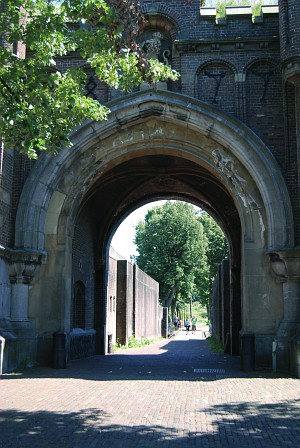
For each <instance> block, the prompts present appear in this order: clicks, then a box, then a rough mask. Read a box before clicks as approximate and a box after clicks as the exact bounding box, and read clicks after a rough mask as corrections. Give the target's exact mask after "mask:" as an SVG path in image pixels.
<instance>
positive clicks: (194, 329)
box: [192, 316, 197, 334]
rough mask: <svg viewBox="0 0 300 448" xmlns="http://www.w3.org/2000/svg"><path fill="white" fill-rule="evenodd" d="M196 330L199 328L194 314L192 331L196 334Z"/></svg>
mask: <svg viewBox="0 0 300 448" xmlns="http://www.w3.org/2000/svg"><path fill="white" fill-rule="evenodd" d="M196 330H197V317H196V316H193V317H192V333H193V334H196Z"/></svg>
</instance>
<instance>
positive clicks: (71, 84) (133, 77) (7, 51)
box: [0, 0, 178, 158]
mask: <svg viewBox="0 0 300 448" xmlns="http://www.w3.org/2000/svg"><path fill="white" fill-rule="evenodd" d="M5 4H6V10H5V11H4V10H2V11H0V34H1V35H2V36H3V38H4V40H5V43H6V44H7V45H4V46H1V47H0V134H1V136H2V138H3V139H4V141H5V143H6V144H7V145H10V146H12V147H15V148H17V149H18V150H20V151H21V152H23V153H25V154H27V155H28V156H29V157H31V158H36V157H37V154H38V152H39V151H43V150H47V151H48V152H50V153H52V154H56V153H57V152H58V151H59V149H60V148H61V147H63V146H70V145H71V143H70V141H69V138H68V135H69V134H70V132H71V131H72V129H73V128H74V127H75V126H77V125H79V124H80V123H81V122H82V121H83V120H86V119H93V120H103V119H105V118H107V114H108V113H109V111H108V109H107V108H106V107H104V106H103V105H101V104H99V102H98V101H95V100H92V99H91V98H87V97H86V96H85V83H86V80H85V74H84V73H83V72H82V70H81V69H80V64H79V65H78V64H77V68H76V69H72V70H67V71H65V72H60V71H59V69H58V68H57V66H56V61H57V58H58V57H63V56H65V55H67V54H69V53H70V52H73V54H76V57H78V58H79V59H80V58H82V64H81V65H83V64H89V65H90V67H91V68H93V69H94V70H95V73H96V75H97V77H98V78H99V80H100V81H103V82H105V83H107V84H108V85H109V86H111V87H114V88H121V89H123V90H124V91H130V90H132V89H133V88H134V87H135V86H137V85H139V84H140V83H141V82H142V81H147V82H149V83H153V82H156V81H158V80H165V79H168V78H169V79H176V78H177V76H178V75H177V74H176V73H175V72H174V71H173V70H172V69H171V68H170V67H169V66H165V65H163V64H160V63H159V62H158V61H148V60H147V59H146V58H145V56H144V55H143V53H142V52H141V50H140V48H139V46H138V44H137V42H136V40H135V39H136V37H137V36H138V34H139V31H140V27H141V24H142V23H143V18H142V16H141V14H140V12H139V10H138V8H137V4H136V3H135V2H134V1H132V0H125V1H120V0H109V1H107V2H106V1H102V0H93V1H92V0H62V1H59V2H56V1H51V0H26V2H23V1H19V0H7V1H6V2H5ZM16 42H18V43H19V47H20V48H22V50H24V48H25V46H26V49H27V53H26V55H25V53H24V55H21V57H20V58H19V57H16V55H14V54H12V48H13V46H14V45H15V44H16ZM22 46H23V47H22ZM24 56H25V57H24Z"/></svg>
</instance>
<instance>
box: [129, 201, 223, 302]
mask: <svg viewBox="0 0 300 448" xmlns="http://www.w3.org/2000/svg"><path fill="white" fill-rule="evenodd" d="M134 243H135V244H136V246H137V252H138V254H139V255H138V256H137V257H136V260H135V261H136V263H137V264H138V265H139V267H140V268H141V269H143V270H144V271H145V272H146V273H147V274H148V275H150V276H151V277H153V278H154V279H155V280H156V281H158V282H159V285H160V301H161V303H162V305H163V306H167V307H171V308H172V309H173V310H174V309H175V305H176V304H177V305H178V304H179V305H180V304H184V303H189V302H190V300H191V299H193V301H198V302H200V303H201V304H202V305H204V306H208V305H209V299H210V292H211V286H212V279H213V277H215V275H216V273H217V267H218V265H219V264H220V263H221V262H222V260H223V259H224V258H225V256H226V255H227V251H228V248H227V241H226V239H225V237H224V234H223V232H222V230H221V229H220V227H219V226H218V225H217V224H216V222H215V221H214V220H213V219H212V218H211V217H210V216H209V215H208V214H207V213H205V212H201V213H199V211H197V210H196V209H195V208H194V207H193V206H192V205H191V204H187V203H185V202H182V201H168V202H166V203H165V204H164V205H162V206H155V207H154V208H152V209H150V210H149V211H148V213H147V214H146V215H145V218H144V220H143V221H141V222H139V223H138V225H137V227H136V233H135V239H134Z"/></svg>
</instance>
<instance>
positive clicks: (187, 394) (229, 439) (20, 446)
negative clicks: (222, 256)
mask: <svg viewBox="0 0 300 448" xmlns="http://www.w3.org/2000/svg"><path fill="white" fill-rule="evenodd" d="M299 399H300V381H299V380H298V379H295V378H290V377H288V376H284V375H276V374H273V373H271V372H253V373H249V372H241V371H240V370H239V359H238V358H237V357H230V356H224V355H223V354H216V353H213V352H211V351H210V350H209V348H208V344H207V341H206V340H204V339H203V333H202V332H201V331H198V332H197V334H196V335H192V334H189V335H186V333H185V331H182V332H181V333H178V334H177V335H176V336H175V337H173V338H171V339H169V340H167V341H166V340H163V341H159V342H156V343H154V344H152V345H150V346H148V347H144V348H139V349H127V350H123V351H120V352H118V353H117V354H114V355H107V356H95V357H92V358H89V359H86V360H80V361H72V362H70V363H69V365H68V368H67V369H62V370H55V369H47V368H34V369H29V370H27V371H25V372H23V373H21V374H16V373H15V374H6V375H3V376H2V377H1V379H0V447H1V448H54V447H55V448H71V447H72V448H97V447H104V446H105V447H108V448H119V447H122V448H135V447H136V448H143V447H158V448H177V447H182V448H192V447H193V448H198V447H199V448H201V447H213V448H226V447H230V448H231V447H237V448H244V447H245V448H246V447H255V448H266V447H299V446H300V401H299Z"/></svg>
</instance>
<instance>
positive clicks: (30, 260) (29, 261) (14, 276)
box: [0, 246, 47, 284]
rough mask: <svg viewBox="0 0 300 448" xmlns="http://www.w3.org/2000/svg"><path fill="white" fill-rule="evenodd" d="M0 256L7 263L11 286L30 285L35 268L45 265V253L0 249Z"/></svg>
mask: <svg viewBox="0 0 300 448" xmlns="http://www.w3.org/2000/svg"><path fill="white" fill-rule="evenodd" d="M0 256H1V257H3V258H5V259H6V260H7V261H8V263H9V277H10V281H11V283H12V284H14V283H18V284H20V283H23V284H30V283H31V280H32V278H33V276H34V273H35V271H36V268H37V267H38V266H40V265H41V264H45V263H46V258H47V254H46V252H34V251H30V250H26V249H20V250H15V249H8V248H5V247H3V246H1V247H0Z"/></svg>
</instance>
